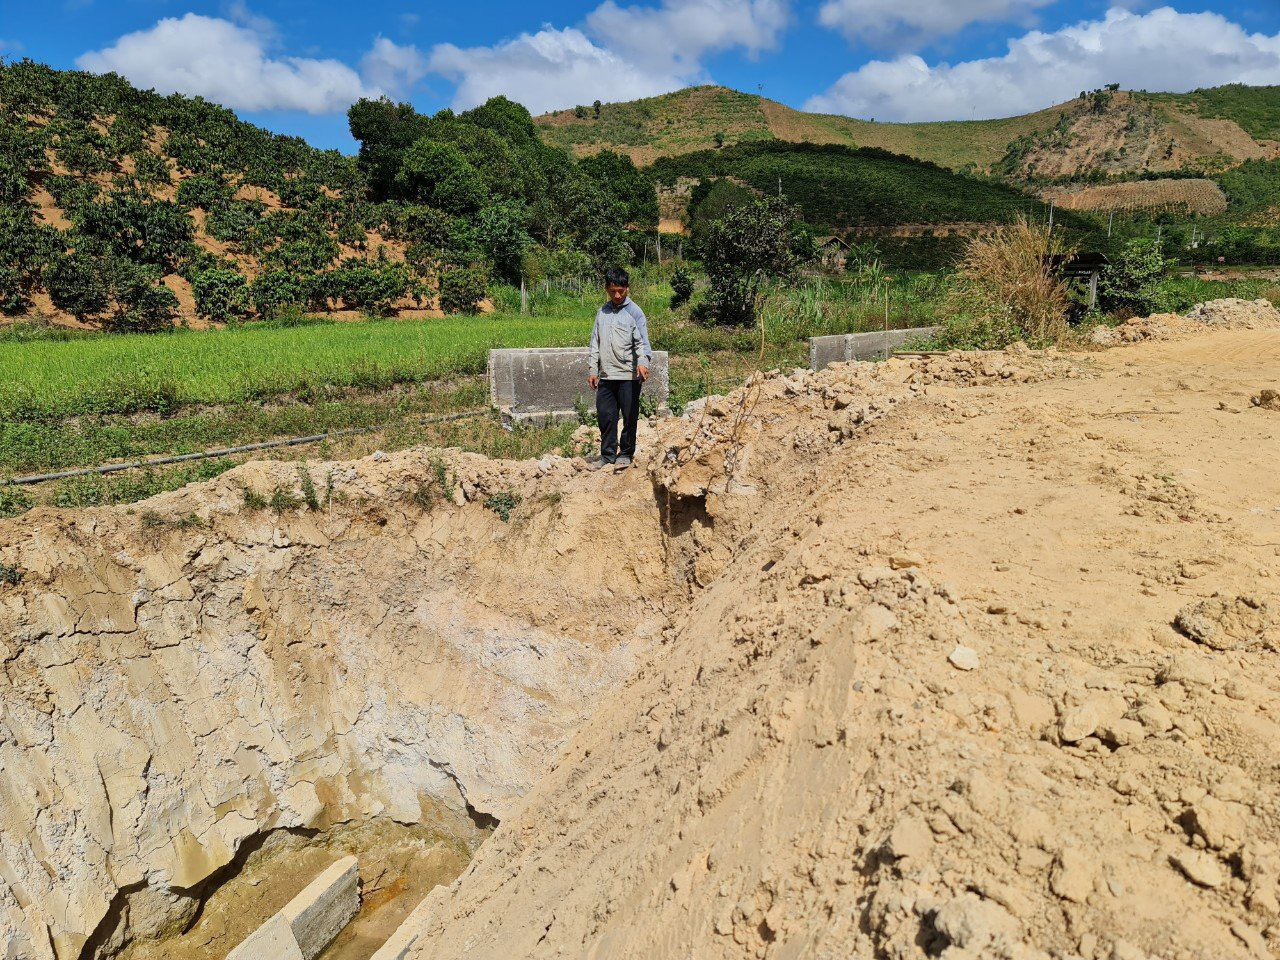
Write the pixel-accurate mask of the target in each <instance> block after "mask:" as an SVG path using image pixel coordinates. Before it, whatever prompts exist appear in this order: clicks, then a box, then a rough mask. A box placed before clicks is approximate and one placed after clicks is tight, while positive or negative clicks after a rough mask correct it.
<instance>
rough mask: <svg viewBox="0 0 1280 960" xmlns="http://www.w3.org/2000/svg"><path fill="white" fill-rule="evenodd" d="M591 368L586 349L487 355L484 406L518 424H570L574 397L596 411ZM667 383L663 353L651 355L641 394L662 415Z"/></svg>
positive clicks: (659, 351)
mask: <svg viewBox="0 0 1280 960" xmlns="http://www.w3.org/2000/svg"><path fill="white" fill-rule="evenodd" d="M590 369H591V359H590V356H589V355H588V353H587V348H586V347H533V348H528V349H504V350H490V351H489V401H490V403H492V404H493V406H494V407H495V408H497V409H498V410H499V411H501V412H502V414H503V416H504V417H506V418H507V419H509V420H511V421H513V422H517V423H524V422H530V421H541V422H555V421H560V420H568V419H572V418H574V417H576V416H577V410H576V407H575V404H576V403H578V402H579V398H581V402H582V403H585V404H586V406H587V407H588V409H594V408H595V395H594V394H593V392H592V390H591V388H590V387H589V386H587V374H588V372H590ZM670 384H671V380H670V374H669V370H668V357H667V352H666V351H665V350H657V351H654V354H653V365H652V367H651V368H650V376H649V379H648V381H647V382H646V383H645V385H644V389H643V391H642V393H643V395H644V396H649V397H653V398H654V400H656V401H657V403H658V409H659V410H661V411H663V412H665V411H666V407H667V395H668V393H669V391H670Z"/></svg>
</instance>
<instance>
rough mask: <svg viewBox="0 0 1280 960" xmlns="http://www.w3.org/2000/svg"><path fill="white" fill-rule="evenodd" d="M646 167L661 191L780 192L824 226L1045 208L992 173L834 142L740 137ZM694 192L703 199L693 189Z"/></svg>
mask: <svg viewBox="0 0 1280 960" xmlns="http://www.w3.org/2000/svg"><path fill="white" fill-rule="evenodd" d="M650 173H651V175H652V176H653V178H654V180H655V182H656V183H657V184H658V185H659V188H660V190H672V189H675V188H676V187H677V186H678V185H679V184H680V183H681V182H682V181H684V182H685V183H688V182H689V181H697V182H699V183H707V182H710V181H713V180H717V179H725V180H730V181H732V182H734V183H737V184H739V185H741V186H745V187H749V188H750V189H752V190H754V191H756V192H757V193H767V194H773V193H775V192H780V193H781V194H782V195H783V196H784V197H786V199H787V200H789V201H790V202H792V203H794V204H795V205H796V206H797V207H798V208H799V210H800V212H801V215H802V216H803V217H804V219H805V220H806V221H807V222H808V223H809V224H811V225H812V226H814V227H817V228H819V229H821V230H825V231H843V230H847V229H873V230H882V229H888V228H895V227H903V226H933V227H944V226H953V225H956V224H987V223H994V222H1006V221H1008V220H1011V219H1013V218H1014V217H1015V216H1017V215H1018V214H1020V213H1032V212H1034V211H1038V210H1042V208H1043V204H1041V203H1040V202H1039V201H1038V200H1036V199H1035V198H1033V197H1030V196H1028V195H1027V194H1025V193H1023V192H1021V191H1020V190H1017V189H1014V188H1013V187H1009V186H1006V185H1004V184H1002V183H998V182H994V181H992V180H989V179H984V178H979V177H973V176H967V175H965V174H960V173H956V172H954V171H951V170H947V169H945V168H943V167H940V166H937V165H936V164H932V163H928V162H926V161H922V160H916V159H913V158H911V157H904V156H901V155H898V154H893V153H888V152H886V151H884V150H880V149H876V148H862V149H853V148H850V147H844V146H837V145H832V144H794V143H783V142H780V141H777V140H772V141H767V142H762V143H741V144H737V145H735V146H731V147H725V148H724V149H722V150H701V151H698V152H696V153H688V154H683V155H681V156H676V157H665V158H662V159H660V160H657V161H656V162H655V163H654V164H653V165H652V167H651V168H650ZM692 197H693V199H694V201H695V202H696V201H697V200H699V199H701V197H700V193H699V191H697V190H694V191H693V192H692ZM693 212H694V213H696V211H693Z"/></svg>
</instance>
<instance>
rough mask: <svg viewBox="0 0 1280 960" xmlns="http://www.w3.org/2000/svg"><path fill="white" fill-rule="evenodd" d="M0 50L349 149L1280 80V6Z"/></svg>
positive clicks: (532, 12)
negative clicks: (368, 123)
mask: <svg viewBox="0 0 1280 960" xmlns="http://www.w3.org/2000/svg"><path fill="white" fill-rule="evenodd" d="M0 54H2V55H4V56H7V57H16V56H29V57H31V58H33V59H36V60H40V61H43V62H46V63H49V64H52V65H54V66H57V67H76V66H78V67H81V68H83V69H89V70H95V71H105V70H115V71H117V72H119V73H122V74H124V75H125V76H127V77H129V78H130V79H131V80H132V81H134V82H135V83H137V84H139V85H140V86H144V87H155V88H156V89H159V90H161V91H164V92H169V91H174V90H176V91H180V92H183V93H190V94H200V95H203V96H206V97H208V98H209V99H211V100H216V101H218V102H221V103H225V104H226V105H228V106H230V107H233V108H234V109H236V110H237V111H238V112H239V113H240V114H241V115H242V116H244V117H246V118H248V119H251V120H253V121H254V122H257V123H260V124H262V125H263V126H266V127H269V128H270V129H273V130H279V131H282V132H288V133H296V134H300V135H302V136H305V137H306V138H307V139H309V140H310V141H312V142H313V143H315V144H317V145H319V146H326V147H338V148H339V149H343V150H351V149H352V148H353V144H352V142H351V140H350V137H349V135H348V133H347V130H346V121H345V117H344V113H345V109H346V106H347V105H348V104H349V103H350V102H351V101H352V100H353V99H355V98H356V97H359V96H370V95H373V96H376V95H381V94H385V95H389V96H392V97H394V98H396V99H406V100H409V101H411V102H412V103H413V104H414V105H415V106H416V107H417V108H418V109H419V110H423V111H434V110H437V109H439V108H441V107H445V106H454V107H460V108H462V107H467V106H471V105H473V104H474V103H476V102H479V101H482V100H483V99H485V98H486V97H488V96H491V95H493V94H495V93H504V94H506V95H507V96H510V97H512V98H513V99H516V100H520V101H521V102H523V103H525V104H526V106H528V107H529V108H530V109H531V110H533V111H534V112H535V113H537V112H541V111H543V110H546V109H551V108H557V107H567V106H572V105H573V104H575V103H578V102H582V103H590V102H591V101H592V100H594V99H596V98H597V97H598V98H600V99H602V100H606V101H610V100H625V99H632V98H634V97H638V96H646V95H651V94H655V93H661V92H665V91H667V90H672V89H677V88H679V87H681V86H685V85H688V84H693V83H705V82H716V83H722V84H726V85H728V86H732V87H736V88H738V89H741V90H746V91H750V92H756V91H757V90H762V91H763V93H764V94H765V95H766V96H769V97H772V98H774V99H776V100H781V101H782V102H784V103H787V104H790V105H792V106H795V107H800V108H807V109H816V110H822V111H825V112H831V113H843V114H848V115H851V116H861V117H874V118H876V119H878V120H881V121H892V120H933V119H971V118H983V117H991V116H1007V115H1012V114H1016V113H1022V112H1025V111H1027V110H1032V109H1037V108H1039V107H1043V106H1047V105H1049V104H1050V103H1053V102H1056V101H1060V100H1062V99H1066V98H1068V97H1070V96H1073V95H1074V94H1075V93H1078V92H1079V91H1080V90H1082V89H1086V88H1093V87H1097V86H1101V85H1102V84H1104V83H1112V82H1118V83H1121V84H1122V85H1123V86H1125V87H1127V88H1138V89H1152V90H1187V89H1192V88H1194V87H1197V86H1211V85H1217V84H1221V83H1228V82H1246V83H1268V84H1280V2H1277V0H1239V2H1229V0H1216V2H1201V3H1194V2H1180V0H1173V2H1172V3H1171V4H1167V5H1165V4H1157V3H1149V2H1142V0H1127V2H1110V3H1109V2H1105V0H1075V2H1068V0H634V2H632V0H589V2H576V0H556V2H552V3H543V4H539V5H531V4H528V3H518V2H515V0H475V2H472V3H462V4H459V3H448V4H445V3H431V4H415V3H410V2H404V0H363V2H359V3H352V2H350V0H344V2H342V3H337V2H329V0H47V2H43V3H32V2H19V0H0Z"/></svg>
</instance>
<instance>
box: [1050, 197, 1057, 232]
mask: <svg viewBox="0 0 1280 960" xmlns="http://www.w3.org/2000/svg"><path fill="white" fill-rule="evenodd" d="M1056 205H1057V204H1056V201H1054V200H1050V201H1049V236H1053V208H1054V207H1055V206H1056Z"/></svg>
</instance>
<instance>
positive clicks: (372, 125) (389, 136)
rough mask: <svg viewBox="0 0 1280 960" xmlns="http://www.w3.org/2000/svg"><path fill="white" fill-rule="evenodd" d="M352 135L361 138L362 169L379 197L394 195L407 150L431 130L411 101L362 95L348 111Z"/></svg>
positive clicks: (372, 192) (376, 197)
mask: <svg viewBox="0 0 1280 960" xmlns="http://www.w3.org/2000/svg"><path fill="white" fill-rule="evenodd" d="M347 123H348V125H349V126H350V128H351V136H353V137H355V139H357V140H359V141H360V157H359V164H360V169H361V170H362V171H363V172H364V174H365V176H366V177H367V178H368V180H369V192H370V193H371V195H372V196H373V199H374V200H375V201H382V200H385V199H387V197H388V196H390V194H391V191H392V187H393V185H394V183H395V179H396V174H397V173H398V172H399V170H400V161H401V158H402V156H403V154H404V152H405V151H406V150H407V149H408V148H409V147H410V146H411V145H412V144H413V143H415V142H417V141H418V140H420V139H422V137H423V136H425V135H426V132H427V123H428V120H427V118H426V117H424V116H422V115H421V114H419V113H418V112H417V111H416V110H414V109H413V107H412V106H411V105H410V104H407V103H392V102H391V101H390V100H388V99H387V98H386V97H383V98H382V99H380V100H368V99H360V100H357V101H356V102H355V103H353V104H352V105H351V109H349V110H348V111H347Z"/></svg>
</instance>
